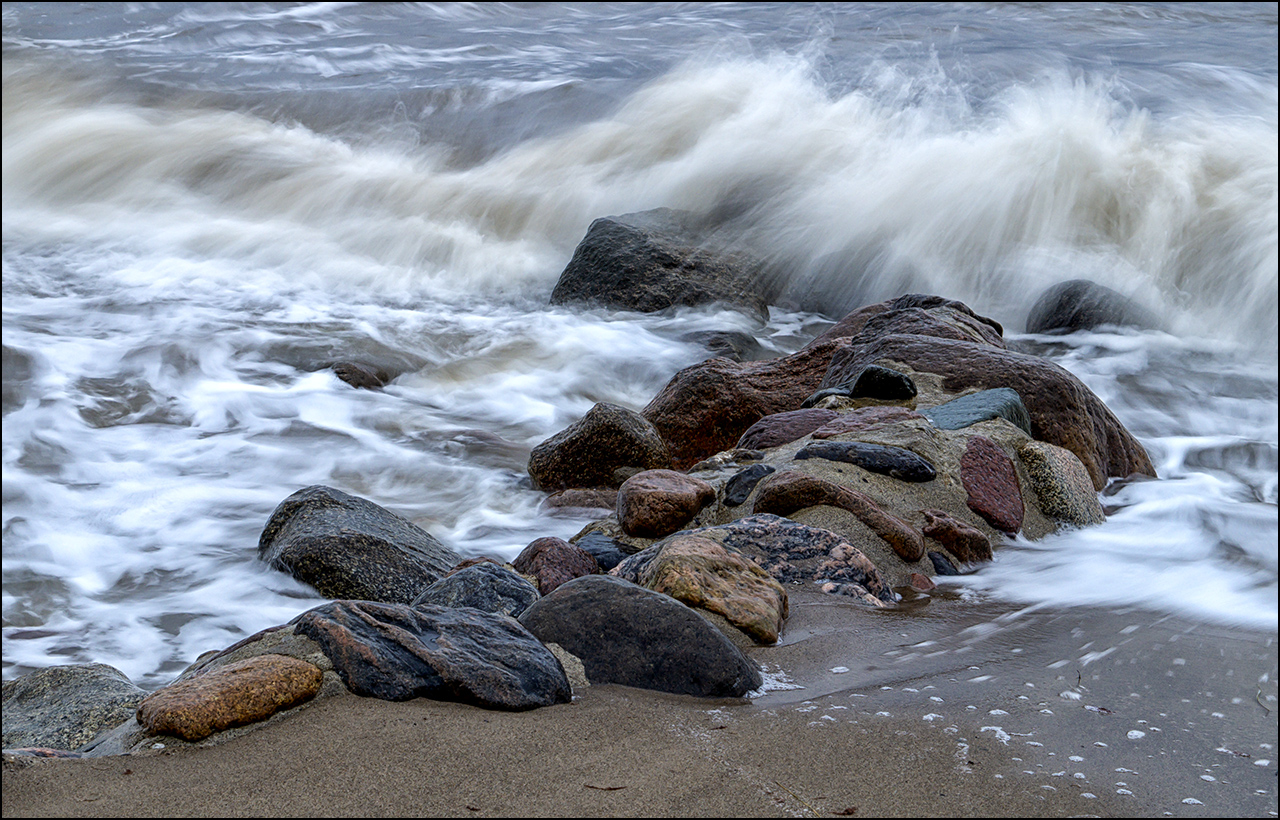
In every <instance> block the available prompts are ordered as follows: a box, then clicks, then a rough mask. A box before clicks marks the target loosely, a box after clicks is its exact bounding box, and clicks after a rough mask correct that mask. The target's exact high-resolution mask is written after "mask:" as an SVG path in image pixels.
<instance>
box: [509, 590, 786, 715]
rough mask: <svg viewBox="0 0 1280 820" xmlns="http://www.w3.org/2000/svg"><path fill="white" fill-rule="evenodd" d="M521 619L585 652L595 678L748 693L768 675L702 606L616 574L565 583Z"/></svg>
mask: <svg viewBox="0 0 1280 820" xmlns="http://www.w3.org/2000/svg"><path fill="white" fill-rule="evenodd" d="M520 623H522V624H523V625H524V626H525V627H526V628H527V629H528V630H529V631H530V632H532V633H533V634H534V635H536V636H537V637H538V638H539V639H540V640H542V641H545V642H547V643H557V644H559V645H560V646H562V647H564V649H565V650H566V651H568V652H570V653H571V654H573V655H574V656H576V657H578V658H580V659H581V660H582V664H583V667H584V669H585V670H586V674H587V679H588V680H589V681H590V682H591V683H593V684H595V683H618V684H622V685H624V686H634V687H637V688H640V689H656V690H658V691H661V692H674V693H676V694H681V695H696V696H699V697H742V696H743V695H745V694H746V693H747V692H749V691H751V690H753V689H758V688H760V687H761V686H762V685H763V683H764V680H763V678H762V677H761V675H760V670H759V668H757V667H756V665H755V664H754V663H752V662H751V661H750V660H749V659H748V658H747V657H746V656H745V655H743V654H742V650H740V649H738V647H736V646H734V644H733V643H732V642H731V641H730V640H729V639H728V638H727V637H725V635H724V634H723V633H722V632H721V631H720V630H719V629H717V628H716V627H715V626H713V625H711V624H710V623H709V622H708V621H707V620H706V619H705V618H703V617H702V616H701V615H699V614H698V613H697V612H695V611H694V610H692V609H690V608H689V607H687V606H685V605H684V604H682V603H680V602H679V601H677V600H675V599H674V598H671V597H670V596H668V595H663V594H662V593H659V592H654V591H652V590H648V589H645V588H643V587H640V586H637V585H636V584H633V583H631V582H629V581H624V580H622V579H621V578H615V577H613V576H610V575H592V576H588V577H585V578H577V579H574V580H573V581H570V582H569V583H567V584H564V585H562V586H561V587H560V588H559V589H557V590H556V591H555V592H553V593H551V594H550V595H547V596H545V597H544V598H542V599H541V600H540V601H538V602H537V603H535V604H534V605H533V606H531V607H529V608H528V609H526V610H525V612H524V614H523V615H521V616H520Z"/></svg>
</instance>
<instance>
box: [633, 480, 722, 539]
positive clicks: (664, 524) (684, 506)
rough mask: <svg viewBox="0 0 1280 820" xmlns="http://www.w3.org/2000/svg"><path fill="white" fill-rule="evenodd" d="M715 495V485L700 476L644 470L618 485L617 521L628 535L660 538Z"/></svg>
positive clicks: (685, 521)
mask: <svg viewBox="0 0 1280 820" xmlns="http://www.w3.org/2000/svg"><path fill="white" fill-rule="evenodd" d="M715 497H716V491H715V488H713V487H712V486H711V485H710V484H708V483H707V482H705V481H703V480H702V479H699V478H694V477H692V476H688V475H685V474H684V473H679V472H676V471H675V470H646V471H644V472H643V473H636V474H635V475H633V476H632V477H631V478H628V479H627V480H626V481H624V482H623V484H622V486H621V487H620V488H619V489H618V506H617V513H618V524H619V525H620V526H621V527H622V531H623V532H625V533H627V534H628V535H638V536H641V537H644V538H661V537H663V536H664V535H670V534H671V533H673V532H675V531H676V530H678V529H680V528H681V527H683V526H684V525H685V524H688V523H689V521H690V520H692V519H693V517H694V516H695V515H697V514H698V511H699V510H701V509H702V508H703V507H705V506H707V504H709V503H711V502H712V501H714V500H715Z"/></svg>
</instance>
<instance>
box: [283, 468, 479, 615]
mask: <svg viewBox="0 0 1280 820" xmlns="http://www.w3.org/2000/svg"><path fill="white" fill-rule="evenodd" d="M258 557H259V558H260V559H262V560H263V561H265V562H267V563H268V564H270V565H271V566H272V567H275V568H276V569H279V570H282V571H284V572H287V573H289V574H290V575H292V576H293V577H294V578H297V579H298V580H299V581H302V582H303V583H306V584H310V585H311V586H313V587H315V588H316V591H317V592H319V593H320V594H321V595H324V596H325V597H327V598H351V599H355V600H361V601H385V602H391V603H400V604H407V603H409V602H410V601H412V600H413V599H414V598H416V597H417V596H418V593H419V592H421V591H422V590H423V589H424V588H425V587H428V586H430V585H431V584H433V583H435V582H436V581H438V580H439V579H440V578H441V577H442V576H443V575H444V574H445V573H447V572H448V571H449V570H450V569H452V568H453V567H454V565H456V564H457V563H458V561H460V560H461V557H460V556H459V555H458V554H457V553H455V552H454V551H453V550H451V549H449V548H448V547H446V546H445V545H443V544H441V543H440V542H439V541H437V540H436V539H435V538H432V537H431V535H430V534H428V533H427V532H426V531H425V530H423V529H422V528H421V527H418V526H416V525H414V524H412V523H410V522H409V521H406V520H405V519H403V518H401V517H400V516H398V515H396V514H395V513H393V512H391V511H390V510H387V509H384V508H382V507H379V506H378V505H377V504H374V503H373V502H372V501H367V500H365V499H363V498H358V497H356V496H354V495H348V494H346V493H344V492H342V491H340V490H335V489H333V488H332V487H323V486H319V485H316V486H312V487H307V488H306V489H303V490H299V491H298V492H296V493H294V494H293V495H291V496H289V497H288V498H286V499H285V500H284V501H282V502H280V506H278V507H276V509H275V512H273V513H272V514H271V518H270V519H269V520H268V521H267V526H266V527H265V528H264V529H263V530H262V536H261V537H260V538H259V539H258Z"/></svg>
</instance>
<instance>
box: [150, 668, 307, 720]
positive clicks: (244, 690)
mask: <svg viewBox="0 0 1280 820" xmlns="http://www.w3.org/2000/svg"><path fill="white" fill-rule="evenodd" d="M323 682H324V673H323V672H322V671H321V670H320V669H319V668H317V667H316V666H314V665H313V664H310V663H307V662H306V661H301V660H298V659H297V658H291V657H288V656H286V655H274V654H269V655H259V656H257V657H253V658H246V659H244V660H240V661H235V662H233V663H229V664H226V665H225V666H220V667H217V668H215V669H213V670H211V671H208V672H205V673H204V674H199V675H194V676H192V677H190V678H187V679H186V680H183V681H180V682H178V683H173V684H170V685H169V686H166V687H164V688H163V689H160V690H158V691H156V692H152V693H151V694H150V695H148V696H147V697H146V698H144V699H143V701H142V702H141V703H140V704H138V714H137V718H138V723H139V724H140V725H141V726H142V727H143V728H144V729H146V730H147V731H148V732H150V733H152V734H158V735H159V734H163V735H173V736H175V737H180V738H182V739H183V740H186V741H196V740H202V739H204V738H206V737H208V736H209V735H211V734H213V733H214V732H221V731H223V730H225V729H230V728H232V727H234V726H244V725H246V724H249V723H257V722H258V721H261V720H266V719H267V718H269V717H271V716H272V715H273V714H275V713H276V712H278V711H281V710H283V709H288V708H290V707H292V706H295V705H297V704H299V703H302V702H305V701H308V700H310V699H311V698H313V697H315V695H316V693H317V692H319V691H320V685H321V684H322V683H323Z"/></svg>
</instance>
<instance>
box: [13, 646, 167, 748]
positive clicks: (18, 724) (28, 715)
mask: <svg viewBox="0 0 1280 820" xmlns="http://www.w3.org/2000/svg"><path fill="white" fill-rule="evenodd" d="M146 696H147V693H146V692H145V691H144V690H142V689H140V688H138V687H137V686H135V685H134V684H133V682H132V681H130V680H129V678H128V677H126V676H125V674H124V673H123V672H121V671H120V670H119V669H116V668H115V667H114V666H107V665H106V664H104V663H87V664H71V665H67V666H50V667H48V668H45V669H39V670H36V671H35V672H30V673H28V674H26V675H23V676H22V677H20V678H14V679H13V680H7V681H5V682H4V686H3V703H4V708H3V710H0V716H2V718H3V722H4V727H3V731H4V738H3V745H4V748H6V749H9V748H17V747H41V748H53V749H78V748H80V747H81V746H83V745H84V744H86V743H88V742H89V741H91V740H93V738H94V737H95V736H97V735H98V734H99V733H101V732H104V731H106V730H109V729H112V728H114V727H115V726H118V725H120V724H121V723H124V722H125V721H127V720H129V719H130V718H131V717H133V712H134V710H135V709H136V708H137V706H138V704H139V703H141V702H142V699H143V698H145V697H146Z"/></svg>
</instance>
